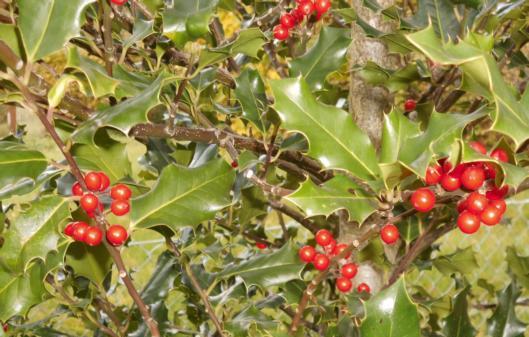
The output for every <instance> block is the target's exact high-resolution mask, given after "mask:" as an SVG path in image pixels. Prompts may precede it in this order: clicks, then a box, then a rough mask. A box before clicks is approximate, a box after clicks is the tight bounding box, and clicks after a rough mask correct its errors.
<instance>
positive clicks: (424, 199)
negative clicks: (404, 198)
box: [411, 187, 435, 212]
mask: <svg viewBox="0 0 529 337" xmlns="http://www.w3.org/2000/svg"><path fill="white" fill-rule="evenodd" d="M411 204H412V206H413V208H415V209H416V210H417V211H419V212H428V211H430V210H431V209H432V208H433V207H434V206H435V194H434V193H433V192H432V191H431V190H430V189H428V188H426V187H423V188H419V189H418V190H416V191H415V192H413V194H412V195H411Z"/></svg>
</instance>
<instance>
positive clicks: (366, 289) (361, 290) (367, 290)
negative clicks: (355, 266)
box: [356, 282, 371, 294]
mask: <svg viewBox="0 0 529 337" xmlns="http://www.w3.org/2000/svg"><path fill="white" fill-rule="evenodd" d="M356 291H358V292H359V293H368V294H369V293H370V292H371V288H369V286H368V285H367V284H366V283H364V282H362V283H360V284H359V285H358V287H356Z"/></svg>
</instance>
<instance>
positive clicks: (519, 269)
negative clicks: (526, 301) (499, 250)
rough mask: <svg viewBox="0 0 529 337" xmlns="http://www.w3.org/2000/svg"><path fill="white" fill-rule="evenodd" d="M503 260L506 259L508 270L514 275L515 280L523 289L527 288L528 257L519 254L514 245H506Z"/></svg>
mask: <svg viewBox="0 0 529 337" xmlns="http://www.w3.org/2000/svg"><path fill="white" fill-rule="evenodd" d="M505 260H507V263H508V264H509V270H510V271H511V272H512V273H513V274H514V275H515V276H516V279H517V281H518V282H520V284H521V285H522V286H523V287H524V288H525V289H529V257H528V256H519V255H518V254H517V253H516V250H515V249H514V247H508V248H507V256H506V257H505Z"/></svg>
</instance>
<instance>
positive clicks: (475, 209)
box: [467, 192, 489, 214]
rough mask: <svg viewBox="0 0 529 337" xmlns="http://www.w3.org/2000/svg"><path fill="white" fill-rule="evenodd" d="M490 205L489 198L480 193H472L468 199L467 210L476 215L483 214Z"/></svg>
mask: <svg viewBox="0 0 529 337" xmlns="http://www.w3.org/2000/svg"><path fill="white" fill-rule="evenodd" d="M488 205H489V201H488V200H487V198H486V197H485V196H484V195H483V194H481V193H479V192H472V193H470V194H469V195H468V197H467V210H468V211H469V212H472V213H474V214H479V213H481V212H483V210H484V209H485V207H487V206H488Z"/></svg>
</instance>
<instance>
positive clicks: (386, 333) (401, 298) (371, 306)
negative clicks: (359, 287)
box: [360, 278, 421, 337]
mask: <svg viewBox="0 0 529 337" xmlns="http://www.w3.org/2000/svg"><path fill="white" fill-rule="evenodd" d="M365 310H366V316H365V318H364V320H363V321H362V325H361V326H360V331H361V333H362V337H404V336H405V337H420V336H421V329H420V326H419V314H418V312H417V305H416V304H414V303H413V302H412V301H411V299H410V297H409V295H408V293H407V292H406V287H405V284H404V280H403V279H402V278H401V279H399V280H398V281H397V282H395V283H394V284H393V285H392V286H391V287H389V288H387V289H384V290H382V291H381V292H380V293H378V294H376V295H375V296H373V297H372V298H371V299H369V300H368V301H367V302H365Z"/></svg>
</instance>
